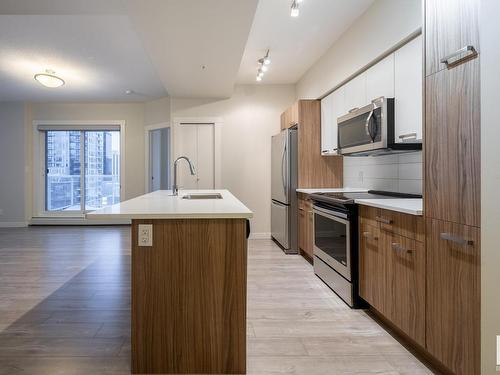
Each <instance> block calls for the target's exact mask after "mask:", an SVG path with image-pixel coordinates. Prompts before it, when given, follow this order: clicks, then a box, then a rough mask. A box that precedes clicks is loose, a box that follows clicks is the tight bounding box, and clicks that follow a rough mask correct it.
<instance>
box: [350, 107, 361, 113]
mask: <svg viewBox="0 0 500 375" xmlns="http://www.w3.org/2000/svg"><path fill="white" fill-rule="evenodd" d="M358 109H359V107H354V108H351V109H350V110H349V113H352V112H354V111H357V110H358Z"/></svg>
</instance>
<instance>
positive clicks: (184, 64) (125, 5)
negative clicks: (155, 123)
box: [0, 0, 373, 101]
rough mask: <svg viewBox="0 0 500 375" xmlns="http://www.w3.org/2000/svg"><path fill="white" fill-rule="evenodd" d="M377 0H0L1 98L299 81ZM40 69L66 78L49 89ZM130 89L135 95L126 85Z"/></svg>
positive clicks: (142, 93) (190, 90) (123, 97)
mask: <svg viewBox="0 0 500 375" xmlns="http://www.w3.org/2000/svg"><path fill="white" fill-rule="evenodd" d="M372 2H373V0H350V1H345V0H303V2H302V4H301V8H300V16H299V17H298V18H291V17H290V3H291V0H260V1H259V0H106V1H102V0H71V1H68V0H2V1H1V2H0V46H1V48H0V101H147V100H151V99H155V98H159V97H162V96H165V95H167V94H168V95H171V96H176V97H206V98H209V97H211V98H223V97H229V96H231V94H232V91H233V88H234V84H235V83H251V84H254V83H256V82H255V74H256V70H257V63H256V61H257V59H259V58H260V57H262V56H263V55H264V53H265V51H266V49H267V48H270V50H271V52H270V56H271V59H272V64H271V65H270V70H269V72H267V73H266V76H265V77H264V80H263V81H262V82H261V83H260V84H269V83H295V82H297V81H298V80H299V78H300V77H301V76H302V75H303V74H304V73H305V72H306V71H307V69H308V68H309V67H310V66H311V65H312V64H313V63H314V62H315V61H316V60H317V59H318V58H319V57H320V56H321V55H322V54H323V53H324V52H325V51H326V50H327V49H328V47H329V46H330V45H331V44H332V43H333V42H334V41H335V39H337V38H338V37H339V36H340V35H341V34H342V33H343V32H344V31H345V30H346V29H347V28H348V27H349V25H350V24H351V23H352V22H353V21H354V20H355V19H356V18H357V17H358V16H359V15H361V13H363V12H364V11H365V10H366V9H367V8H368V7H369V6H370V4H371V3H372ZM46 69H51V70H54V71H55V72H56V75H59V76H61V77H62V78H63V79H64V80H65V81H66V84H65V85H64V86H62V87H61V88H58V89H48V88H45V87H43V86H41V85H40V84H39V83H37V82H36V81H35V80H34V79H33V76H34V75H35V74H37V73H42V72H44V71H45V70H46ZM127 90H132V91H133V92H132V94H126V91H127Z"/></svg>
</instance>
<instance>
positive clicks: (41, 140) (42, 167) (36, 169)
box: [32, 120, 125, 219]
mask: <svg viewBox="0 0 500 375" xmlns="http://www.w3.org/2000/svg"><path fill="white" fill-rule="evenodd" d="M50 130H53V131H64V130H76V131H80V132H81V137H84V133H85V131H102V130H110V131H111V130H115V131H116V130H118V131H119V132H120V201H122V200H123V198H124V196H125V189H124V187H125V185H124V181H125V121H123V120H103V121H100V120H95V121H36V120H35V121H33V212H32V218H78V219H84V218H85V214H86V213H87V212H89V210H85V193H83V194H82V197H81V200H80V210H79V211H47V209H46V202H45V199H46V164H45V162H46V141H45V136H46V131H50ZM84 143H85V142H82V147H80V163H81V171H82V172H81V173H82V174H84V170H85V169H84V167H83V164H84V163H85V154H84V152H85V150H84V146H83V144H84ZM80 189H81V191H82V192H85V176H84V175H83V177H81V180H80Z"/></svg>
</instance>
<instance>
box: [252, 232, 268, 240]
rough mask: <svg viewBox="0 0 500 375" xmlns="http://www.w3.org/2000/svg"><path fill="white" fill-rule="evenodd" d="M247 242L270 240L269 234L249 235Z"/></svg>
mask: <svg viewBox="0 0 500 375" xmlns="http://www.w3.org/2000/svg"><path fill="white" fill-rule="evenodd" d="M248 239H249V240H270V239H271V233H265V232H261V233H250V237H249V238H248Z"/></svg>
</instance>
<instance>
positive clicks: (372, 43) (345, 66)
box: [297, 0, 422, 99]
mask: <svg viewBox="0 0 500 375" xmlns="http://www.w3.org/2000/svg"><path fill="white" fill-rule="evenodd" d="M421 26H422V5H421V1H420V0H376V1H375V2H374V3H373V5H372V6H371V7H370V8H368V9H367V11H366V12H365V13H364V14H363V15H361V17H360V18H358V19H357V20H356V21H355V22H354V23H353V24H352V26H351V27H350V28H349V29H348V30H347V31H346V32H345V33H344V34H343V35H342V36H341V37H340V38H339V39H338V40H337V41H335V42H334V43H333V45H332V46H331V47H330V49H329V50H328V51H327V52H326V53H325V54H324V55H323V56H322V57H321V58H320V59H319V60H318V61H317V62H316V63H315V64H314V65H313V66H312V67H311V68H310V69H309V70H308V71H307V72H306V73H305V74H304V76H303V77H302V78H301V79H300V81H299V82H298V83H297V98H299V99H317V98H319V97H321V96H323V95H325V94H326V93H327V92H329V91H330V90H332V89H333V88H334V87H335V86H337V85H338V84H340V83H341V82H342V81H343V80H345V79H347V78H348V77H349V76H351V75H352V74H354V73H355V72H357V71H358V70H359V69H361V68H363V67H364V66H366V65H367V64H369V63H370V62H372V61H373V60H375V59H376V58H377V57H379V56H380V55H382V54H383V53H384V52H386V51H388V50H389V49H391V48H392V47H393V46H395V45H396V44H398V43H399V42H400V41H402V40H403V39H405V38H406V37H408V36H409V35H410V34H412V33H413V32H415V31H416V30H418V29H419V28H420V27H421Z"/></svg>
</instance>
